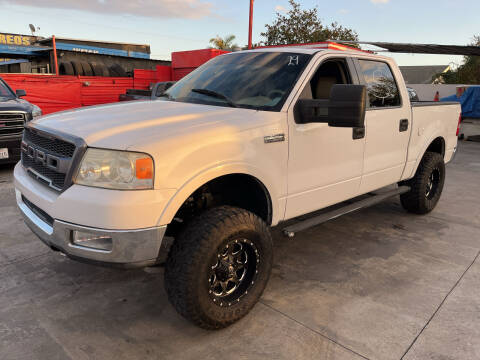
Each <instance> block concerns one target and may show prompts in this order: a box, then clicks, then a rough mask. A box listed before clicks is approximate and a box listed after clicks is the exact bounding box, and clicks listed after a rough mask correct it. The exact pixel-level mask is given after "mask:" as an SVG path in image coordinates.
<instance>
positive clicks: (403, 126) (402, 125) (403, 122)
mask: <svg viewBox="0 0 480 360" xmlns="http://www.w3.org/2000/svg"><path fill="white" fill-rule="evenodd" d="M407 130H408V119H402V120H400V127H399V131H400V132H404V131H407Z"/></svg>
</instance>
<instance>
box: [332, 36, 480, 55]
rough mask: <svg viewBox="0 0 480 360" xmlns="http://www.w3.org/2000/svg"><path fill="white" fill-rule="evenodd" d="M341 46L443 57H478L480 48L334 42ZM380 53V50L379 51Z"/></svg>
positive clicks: (375, 42) (469, 46) (372, 42)
mask: <svg viewBox="0 0 480 360" xmlns="http://www.w3.org/2000/svg"><path fill="white" fill-rule="evenodd" d="M335 42H338V43H341V44H347V45H348V44H360V45H362V44H365V45H373V46H376V47H379V48H382V49H384V51H388V52H392V53H407V54H443V55H467V56H472V55H473V56H480V46H472V45H465V46H463V45H439V44H408V43H391V42H377V41H371V42H370V41H341V40H335ZM380 51H381V50H380Z"/></svg>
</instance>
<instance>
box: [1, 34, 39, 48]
mask: <svg viewBox="0 0 480 360" xmlns="http://www.w3.org/2000/svg"><path fill="white" fill-rule="evenodd" d="M35 39H36V38H35V37H34V36H27V35H19V34H5V33H0V44H1V45H16V46H30V45H32V44H33V43H34V42H35Z"/></svg>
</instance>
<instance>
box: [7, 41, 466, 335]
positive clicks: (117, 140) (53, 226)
mask: <svg viewBox="0 0 480 360" xmlns="http://www.w3.org/2000/svg"><path fill="white" fill-rule="evenodd" d="M162 99H163V101H149V102H145V101H142V102H134V101H133V102H127V103H120V104H115V105H107V106H99V107H95V108H85V109H81V110H77V111H73V112H64V113H60V114H54V115H49V116H46V117H43V118H41V119H39V120H38V121H33V122H30V123H28V124H27V126H26V129H25V133H24V137H23V142H22V162H21V163H19V164H17V166H16V167H15V171H14V176H15V189H16V190H15V191H16V198H17V203H18V206H19V208H20V209H21V212H22V214H23V216H24V219H25V222H26V223H27V225H28V226H29V227H30V228H31V229H32V231H33V232H34V233H35V234H36V235H37V236H38V237H39V238H40V239H41V240H42V241H44V242H45V243H46V244H47V245H48V246H49V247H51V248H52V249H55V250H59V251H61V252H62V253H64V254H66V255H67V256H69V257H70V258H72V259H76V260H80V261H86V262H91V263H96V264H103V265H115V266H123V267H140V266H148V265H153V264H156V263H158V261H159V253H160V249H161V245H162V241H163V239H164V237H166V236H169V237H173V238H174V241H173V244H172V246H171V248H170V251H169V253H168V258H167V261H166V269H165V286H166V291H167V294H168V298H169V299H170V301H171V303H172V304H173V306H174V307H175V308H176V310H177V311H178V312H179V313H180V314H181V315H183V316H184V317H185V318H187V319H188V320H190V321H192V322H193V323H195V324H196V325H198V326H200V327H203V328H207V329H218V328H222V327H225V326H228V325H230V324H232V323H233V322H235V321H237V320H238V319H240V318H241V317H243V316H244V315H246V314H247V313H248V312H249V310H250V309H251V308H252V307H253V306H254V305H255V303H256V302H257V301H258V299H259V298H260V296H261V294H262V292H263V290H264V288H265V286H266V284H267V281H268V279H269V276H270V272H271V269H272V263H273V250H274V244H273V243H272V238H271V235H270V227H272V226H284V225H282V222H283V221H285V220H288V219H293V218H296V217H299V216H301V215H305V214H309V213H312V212H314V211H317V210H319V209H324V208H328V207H329V206H331V205H334V204H339V203H342V202H344V201H347V200H351V199H353V200H351V201H353V204H352V203H351V202H348V204H342V205H341V206H340V208H336V207H335V209H333V210H332V209H331V208H330V209H327V210H325V212H323V213H321V214H320V215H315V216H313V215H311V216H309V217H308V218H307V219H302V220H298V219H297V222H293V224H290V225H288V226H286V227H285V228H284V229H283V230H284V233H285V234H286V235H288V236H294V235H295V233H296V232H298V231H301V230H303V229H306V228H308V227H311V226H315V225H318V224H319V223H322V222H323V221H326V220H328V219H330V218H336V217H338V216H339V215H341V214H343V213H349V212H351V211H354V210H356V209H358V208H361V207H365V206H368V205H371V204H373V203H376V202H378V201H380V200H383V199H385V198H387V197H391V196H394V195H400V200H401V204H402V205H403V207H404V208H405V209H406V210H407V211H409V212H412V213H416V214H425V213H428V212H430V211H432V210H433V209H434V208H435V206H436V204H437V202H438V201H439V199H440V196H441V193H442V189H443V186H444V181H445V164H446V163H448V162H449V161H450V160H451V159H452V156H453V155H454V153H455V151H456V147H457V136H456V133H457V131H458V119H459V115H460V106H459V104H458V103H455V102H454V103H433V102H430V103H422V102H417V103H410V100H409V94H408V91H407V88H406V86H405V83H404V80H403V78H402V75H401V72H400V71H399V68H398V66H397V65H396V63H395V62H394V61H393V60H392V59H390V58H387V57H383V56H379V55H374V54H369V53H365V52H360V51H355V50H352V51H344V52H339V51H335V50H319V49H311V48H301V47H297V48H293V47H286V48H266V49H258V50H253V51H242V52H235V53H230V54H226V55H222V56H219V57H216V58H214V59H212V60H210V61H209V62H208V63H206V64H204V65H203V66H201V67H200V68H198V69H197V70H195V71H193V72H192V73H190V74H189V75H187V76H186V77H184V78H183V79H182V80H180V81H178V82H177V83H176V84H175V85H173V86H172V87H171V88H170V89H168V90H167V91H166V92H165V94H164V97H162ZM390 185H394V187H393V188H392V189H384V187H386V186H390ZM378 190H380V191H378ZM372 192H376V193H374V195H371V194H372ZM359 196H361V197H360V198H359ZM352 231H355V229H352ZM299 246H301V244H299Z"/></svg>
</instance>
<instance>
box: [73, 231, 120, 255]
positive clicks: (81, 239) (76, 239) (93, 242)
mask: <svg viewBox="0 0 480 360" xmlns="http://www.w3.org/2000/svg"><path fill="white" fill-rule="evenodd" d="M72 242H73V244H74V245H78V246H83V247H87V248H91V249H96V250H104V251H111V250H112V247H113V243H112V238H111V237H110V236H105V235H98V234H92V233H88V232H83V231H76V230H74V231H73V239H72Z"/></svg>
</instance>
